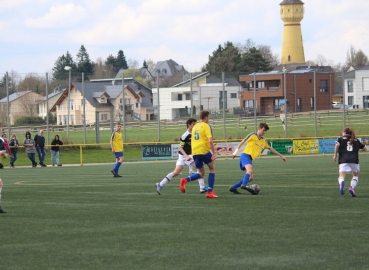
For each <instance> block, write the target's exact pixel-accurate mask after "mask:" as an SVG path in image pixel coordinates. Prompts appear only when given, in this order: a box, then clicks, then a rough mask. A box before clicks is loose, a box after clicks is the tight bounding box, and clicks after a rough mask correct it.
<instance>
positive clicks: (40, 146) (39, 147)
mask: <svg viewBox="0 0 369 270" xmlns="http://www.w3.org/2000/svg"><path fill="white" fill-rule="evenodd" d="M34 140H35V145H36V151H37V154H38V159H39V161H40V166H41V167H46V165H45V163H44V160H45V157H46V150H45V137H44V130H43V129H40V133H39V134H36V136H35V138H34Z"/></svg>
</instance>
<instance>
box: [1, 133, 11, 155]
mask: <svg viewBox="0 0 369 270" xmlns="http://www.w3.org/2000/svg"><path fill="white" fill-rule="evenodd" d="M1 137H2V138H3V142H4V148H5V150H6V151H8V154H9V155H10V157H12V150H11V149H10V146H9V142H8V139H7V138H6V134H5V133H3V134H2V135H1Z"/></svg>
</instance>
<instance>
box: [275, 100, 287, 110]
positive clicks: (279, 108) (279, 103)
mask: <svg viewBox="0 0 369 270" xmlns="http://www.w3.org/2000/svg"><path fill="white" fill-rule="evenodd" d="M282 101H283V102H282ZM281 103H282V104H281ZM283 104H284V99H280V98H276V99H274V108H273V109H274V111H280V110H281V106H282V105H283Z"/></svg>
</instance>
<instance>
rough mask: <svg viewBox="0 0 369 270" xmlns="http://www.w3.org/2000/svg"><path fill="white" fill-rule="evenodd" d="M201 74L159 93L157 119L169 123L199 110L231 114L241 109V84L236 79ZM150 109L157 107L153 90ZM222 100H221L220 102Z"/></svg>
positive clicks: (154, 90)
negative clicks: (152, 106) (158, 115)
mask: <svg viewBox="0 0 369 270" xmlns="http://www.w3.org/2000/svg"><path fill="white" fill-rule="evenodd" d="M209 75H210V73H209V72H204V73H201V74H199V75H197V76H194V77H193V78H190V79H188V80H185V81H183V82H181V83H179V84H177V85H175V86H173V87H170V88H160V89H159V98H160V100H159V104H160V119H163V120H165V119H166V120H172V119H177V118H186V117H190V115H191V110H192V115H193V116H196V114H198V113H199V112H200V110H202V109H205V110H209V111H210V112H211V113H212V114H219V113H220V112H221V111H222V110H223V108H224V109H225V110H226V111H230V112H231V111H232V110H233V108H235V107H239V106H240V93H241V91H242V87H241V84H240V83H239V82H238V81H237V80H236V79H235V78H225V80H224V88H223V83H222V79H220V78H207V77H208V76H209ZM152 92H153V105H154V107H155V106H156V107H157V105H158V98H157V97H158V95H157V94H158V93H157V88H153V89H152ZM223 96H224V99H223Z"/></svg>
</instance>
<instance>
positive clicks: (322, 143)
mask: <svg viewBox="0 0 369 270" xmlns="http://www.w3.org/2000/svg"><path fill="white" fill-rule="evenodd" d="M336 141H337V139H320V140H319V153H334V147H335V145H336Z"/></svg>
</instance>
